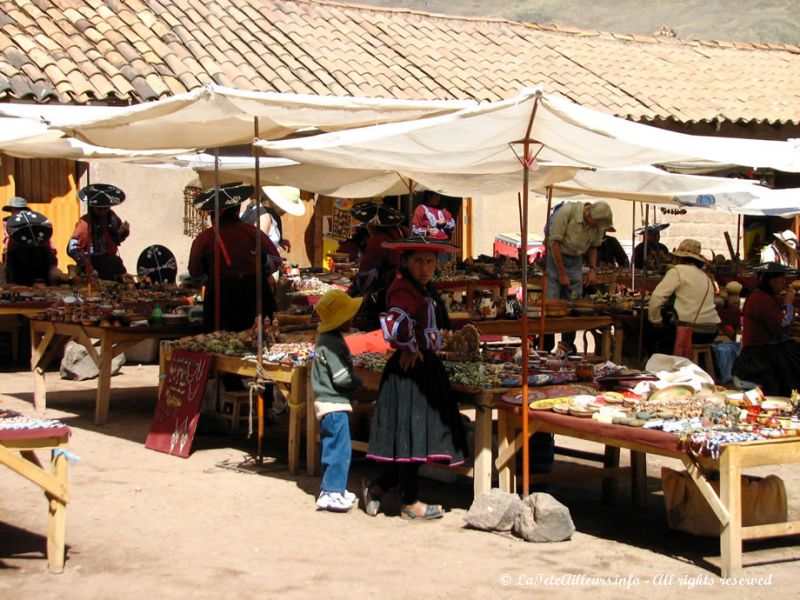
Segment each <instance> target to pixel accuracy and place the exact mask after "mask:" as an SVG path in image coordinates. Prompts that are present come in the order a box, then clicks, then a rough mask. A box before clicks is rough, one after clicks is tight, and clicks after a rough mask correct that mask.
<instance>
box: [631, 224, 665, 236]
mask: <svg viewBox="0 0 800 600" xmlns="http://www.w3.org/2000/svg"><path fill="white" fill-rule="evenodd" d="M667 227H669V223H653V224H651V225H648V226H647V227H639V229H637V230H636V233H638V234H639V235H642V234H645V233H659V232H660V231H662V230H664V229H666V228H667Z"/></svg>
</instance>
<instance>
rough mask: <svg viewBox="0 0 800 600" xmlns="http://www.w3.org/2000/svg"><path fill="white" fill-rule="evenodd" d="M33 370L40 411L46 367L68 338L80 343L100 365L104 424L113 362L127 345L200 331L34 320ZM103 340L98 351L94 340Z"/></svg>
mask: <svg viewBox="0 0 800 600" xmlns="http://www.w3.org/2000/svg"><path fill="white" fill-rule="evenodd" d="M30 329H31V371H32V372H33V398H34V406H35V407H36V410H37V411H40V412H41V411H44V410H45V409H46V408H47V388H46V385H45V369H46V368H47V366H48V365H49V364H50V362H52V360H53V359H54V358H55V357H56V356H57V355H59V354H60V353H61V351H62V349H63V347H64V346H65V345H66V343H67V342H68V341H69V340H75V341H76V342H77V343H79V344H81V345H82V346H83V347H84V348H86V351H87V352H88V353H89V356H90V357H91V359H92V360H93V361H94V364H95V365H97V368H98V370H99V375H98V378H97V401H96V403H95V412H94V422H95V425H104V424H105V422H106V419H107V417H108V405H109V400H110V393H111V361H112V360H113V358H114V357H115V356H117V355H118V354H121V353H123V352H124V351H125V349H126V348H129V347H130V346H133V345H134V344H137V343H139V342H141V341H142V340H152V339H155V340H164V339H175V338H179V337H183V336H186V335H192V334H193V333H197V331H198V330H197V329H196V328H191V327H187V326H181V327H167V326H164V327H100V326H84V325H81V324H80V323H68V322H63V321H44V320H41V319H31V327H30ZM93 339H94V340H100V350H99V352H98V350H97V348H96V347H95V345H94V343H93V342H92V340H93Z"/></svg>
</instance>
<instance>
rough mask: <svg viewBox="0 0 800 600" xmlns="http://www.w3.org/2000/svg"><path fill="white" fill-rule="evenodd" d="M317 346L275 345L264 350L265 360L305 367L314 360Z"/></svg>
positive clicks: (305, 344)
mask: <svg viewBox="0 0 800 600" xmlns="http://www.w3.org/2000/svg"><path fill="white" fill-rule="evenodd" d="M314 355H315V345H314V344H313V343H308V342H299V343H275V344H272V345H271V346H270V347H269V348H266V349H265V350H264V360H265V361H266V362H269V363H275V364H281V365H289V366H293V367H295V366H303V365H306V364H308V363H309V362H310V361H312V360H314Z"/></svg>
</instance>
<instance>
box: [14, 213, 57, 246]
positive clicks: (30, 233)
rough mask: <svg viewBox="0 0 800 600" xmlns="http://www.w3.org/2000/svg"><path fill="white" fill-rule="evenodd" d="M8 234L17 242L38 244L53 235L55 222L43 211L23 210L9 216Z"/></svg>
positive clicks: (30, 244)
mask: <svg viewBox="0 0 800 600" xmlns="http://www.w3.org/2000/svg"><path fill="white" fill-rule="evenodd" d="M6 223H7V224H6V230H7V231H8V235H9V236H10V237H11V239H13V240H14V241H16V242H19V243H20V244H25V245H27V246H38V245H40V244H43V243H44V242H46V241H47V240H49V239H50V238H51V237H53V224H52V223H51V222H50V220H49V219H48V218H47V217H45V216H44V215H43V214H42V213H38V212H34V211H32V210H22V211H20V212H18V213H17V214H15V215H13V216H11V217H9V218H8V221H7V222H6Z"/></svg>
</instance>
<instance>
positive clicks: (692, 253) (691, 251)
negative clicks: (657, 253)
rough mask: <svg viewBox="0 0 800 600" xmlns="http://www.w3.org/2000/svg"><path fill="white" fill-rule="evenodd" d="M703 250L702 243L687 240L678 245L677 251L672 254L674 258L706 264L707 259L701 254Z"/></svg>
mask: <svg viewBox="0 0 800 600" xmlns="http://www.w3.org/2000/svg"><path fill="white" fill-rule="evenodd" d="M702 249H703V248H702V246H701V245H700V242H698V241H697V240H692V239H689V238H687V239H685V240H683V241H682V242H681V243H680V244H678V248H677V250H675V251H674V252H673V253H672V254H673V255H674V256H682V257H684V258H693V259H695V260H699V261H702V262H706V259H705V257H704V256H703V255H702V254H701V253H700V252H701V251H702Z"/></svg>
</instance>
